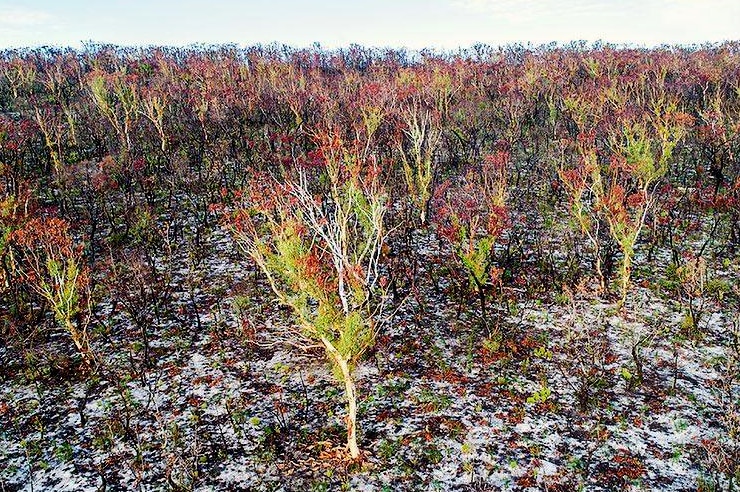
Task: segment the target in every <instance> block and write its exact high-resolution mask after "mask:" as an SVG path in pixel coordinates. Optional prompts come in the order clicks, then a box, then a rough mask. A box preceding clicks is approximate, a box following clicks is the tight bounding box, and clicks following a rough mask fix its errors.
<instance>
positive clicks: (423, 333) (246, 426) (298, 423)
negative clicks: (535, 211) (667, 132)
mask: <svg viewBox="0 0 740 492" xmlns="http://www.w3.org/2000/svg"><path fill="white" fill-rule="evenodd" d="M417 240H418V241H420V242H423V243H424V244H422V247H421V248H419V249H420V250H421V253H420V254H421V255H422V261H420V262H419V271H418V272H417V273H418V275H417V277H418V278H422V279H426V280H424V281H423V282H422V283H420V284H419V285H417V286H415V288H414V289H413V293H412V295H409V296H408V297H407V298H406V299H405V302H404V303H403V304H402V305H401V307H400V309H399V310H398V311H397V312H396V313H395V315H394V316H393V318H392V320H391V322H390V323H389V324H388V326H387V327H386V328H385V329H384V330H383V331H382V333H381V334H380V336H379V338H378V343H377V347H376V349H375V350H374V351H373V352H371V353H370V354H367V357H366V358H365V360H364V362H362V363H361V365H360V366H359V367H358V368H357V377H358V393H359V398H360V408H359V425H360V432H359V443H360V447H361V448H362V450H363V453H364V455H363V459H362V462H361V463H349V462H348V461H347V460H346V459H345V453H344V449H343V443H344V439H345V434H344V432H345V431H344V424H343V415H344V403H343V402H344V400H343V394H342V391H341V388H340V386H339V385H338V384H337V383H336V381H335V380H334V378H333V377H332V375H331V373H330V371H329V368H328V367H327V364H326V363H325V358H324V355H323V353H322V352H321V351H318V350H316V351H307V352H304V351H300V350H297V349H292V348H290V347H286V346H284V345H281V344H278V343H276V344H271V343H270V342H271V341H272V340H274V337H273V334H274V333H276V332H279V331H280V327H281V326H286V324H289V323H290V318H289V313H287V312H286V311H285V310H284V309H282V308H280V307H279V306H276V305H275V304H274V302H272V301H271V300H270V299H271V298H270V296H269V294H268V289H267V288H266V286H265V285H264V284H263V283H262V280H261V277H260V276H257V275H255V273H254V272H253V271H252V270H249V268H247V267H245V265H248V262H247V261H245V260H243V259H241V258H239V257H238V256H237V255H236V254H235V253H234V252H233V251H232V249H231V248H232V246H231V242H230V241H229V239H228V236H227V233H226V232H225V231H220V232H217V233H214V234H213V235H212V236H211V237H210V238H209V239H208V241H209V243H208V248H206V249H207V251H209V252H210V253H209V254H207V255H204V257H203V258H202V259H201V260H199V261H198V262H197V264H195V265H193V262H192V261H190V262H189V260H188V259H187V258H180V259H178V261H179V267H178V268H179V270H176V273H177V275H176V276H175V284H176V285H177V288H175V289H174V291H173V293H172V295H173V299H174V301H175V305H176V306H179V308H176V309H174V310H172V312H171V313H164V314H161V313H160V314H159V315H157V316H154V317H153V318H152V319H153V320H154V321H153V322H152V323H151V324H150V325H148V326H147V327H146V330H147V333H146V335H147V336H146V338H144V337H143V336H142V333H140V330H139V329H137V328H135V327H134V325H133V324H132V323H130V322H129V320H128V318H127V317H126V316H125V314H124V313H122V312H120V311H118V310H117V309H116V306H113V305H111V304H110V303H108V304H106V303H105V302H101V303H100V304H99V305H98V308H97V310H98V312H97V314H98V317H99V318H100V319H102V320H105V324H104V326H102V327H100V328H99V329H98V330H97V333H96V337H95V341H94V344H93V346H94V349H95V352H96V354H97V357H98V359H99V360H101V361H104V362H102V363H100V365H99V368H98V370H97V371H96V372H94V373H89V372H86V371H85V370H84V368H83V367H82V366H80V364H79V362H78V361H76V359H75V357H74V355H73V352H72V350H71V349H70V347H69V346H70V345H71V344H70V343H69V340H68V339H67V338H66V337H65V336H64V335H63V334H59V333H51V334H49V335H48V336H46V338H45V340H44V342H43V343H42V344H40V345H39V346H38V347H35V348H34V349H33V350H32V351H31V350H29V351H28V354H29V355H28V356H27V357H26V360H25V361H19V360H15V359H14V357H16V358H17V353H18V352H17V351H16V350H15V348H14V347H0V361H2V367H1V368H0V382H2V384H1V385H0V491H14V490H49V491H50V490H55V491H56V490H59V491H63V490H64V491H83V490H85V491H86V490H91V491H95V490H97V491H103V490H107V491H110V490H142V491H149V490H163V489H169V490H192V489H194V490H235V491H236V490H245V491H246V490H280V491H288V490H295V491H308V490H358V491H363V490H367V491H371V490H373V491H374V490H378V491H381V490H388V491H396V490H409V491H410V490H440V491H447V490H461V491H463V490H470V491H483V490H522V491H528V490H531V491H535V490H553V491H555V490H561V491H572V490H579V489H581V490H593V491H597V490H614V491H621V490H661V491H675V492H679V491H695V490H697V489H698V488H699V487H700V486H702V487H705V488H704V490H714V489H713V488H711V487H712V484H714V479H715V478H717V477H716V476H715V475H714V474H713V473H714V472H715V471H716V470H717V469H720V468H721V465H722V463H720V462H719V460H720V459H732V456H733V455H732V453H733V452H734V453H737V452H738V451H737V449H738V444H737V443H736V442H733V441H732V439H731V437H730V434H729V432H730V429H731V428H732V425H733V423H732V422H731V421H730V420H731V419H732V418H738V417H737V416H738V415H740V409H739V408H738V402H739V401H740V384H738V381H737V379H735V377H734V376H732V375H730V376H728V374H727V368H728V367H729V366H730V364H729V362H728V361H730V360H732V358H733V357H738V356H740V354H738V353H736V351H737V350H738V349H737V347H734V348H733V343H732V336H731V335H732V333H731V331H732V330H731V327H732V326H733V322H735V323H736V322H737V321H736V320H733V319H732V318H733V313H729V312H727V311H726V310H725V311H723V310H722V308H721V304H719V303H716V302H714V301H712V300H711V299H710V300H707V302H706V304H705V313H704V318H703V319H704V321H703V322H702V327H701V328H702V329H701V330H700V332H699V333H695V334H693V335H692V336H691V337H686V336H681V333H682V330H681V326H682V319H683V318H684V310H683V308H682V307H681V305H680V304H678V303H677V302H676V301H675V300H673V299H671V296H669V295H667V294H666V292H665V288H664V287H665V286H664V282H662V280H661V279H663V277H664V275H663V272H660V271H650V270H649V269H643V270H642V271H640V270H639V269H638V270H637V271H636V272H635V279H634V288H633V289H632V291H631V293H630V296H629V299H628V302H627V305H626V308H625V310H624V311H623V312H620V311H618V310H617V308H616V304H615V303H614V302H611V301H608V300H603V299H599V298H597V297H596V296H593V295H589V294H587V293H583V292H576V293H574V294H573V295H572V296H564V295H547V296H543V299H541V300H537V299H534V300H531V299H527V296H526V295H524V294H519V293H517V292H516V291H512V292H510V294H511V295H509V296H508V298H509V300H508V301H506V302H499V303H497V304H496V305H497V306H498V308H497V309H496V311H495V312H494V313H492V314H491V316H490V319H491V320H492V321H490V323H489V325H488V326H486V327H484V326H482V324H481V323H480V320H479V315H478V312H477V306H475V305H470V306H463V307H462V309H460V306H459V303H458V301H457V300H455V299H454V296H452V295H451V294H450V293H449V292H448V290H449V289H445V285H444V282H442V281H440V282H439V285H437V286H436V288H435V286H434V285H433V282H432V280H431V276H430V275H429V272H425V265H429V266H430V267H431V265H434V261H433V257H434V255H435V254H437V251H436V249H435V248H436V247H435V243H434V241H432V240H431V239H429V237H424V238H422V237H420V238H417ZM424 255H428V259H429V261H428V262H427V263H425V262H424V260H423V259H424ZM188 265H190V266H188ZM250 268H251V267H250ZM734 268H736V267H734ZM737 274H738V272H737V270H735V271H732V270H731V269H730V270H728V271H727V272H716V275H717V276H718V277H723V276H724V277H727V278H729V277H731V276H737ZM638 342H639V343H638ZM636 346H637V348H635V347H636ZM633 352H634V353H636V354H637V355H638V356H639V359H638V360H639V361H640V362H641V363H642V365H643V372H644V374H643V382H642V384H640V385H636V384H635V382H636V380H637V377H638V373H637V367H636V364H635V360H634V357H633ZM734 456H735V458H737V454H735V455H734ZM717 480H718V482H717V484H719V485H723V484H725V482H723V481H722V480H723V479H722V478H721V477H720V478H718V479H717Z"/></svg>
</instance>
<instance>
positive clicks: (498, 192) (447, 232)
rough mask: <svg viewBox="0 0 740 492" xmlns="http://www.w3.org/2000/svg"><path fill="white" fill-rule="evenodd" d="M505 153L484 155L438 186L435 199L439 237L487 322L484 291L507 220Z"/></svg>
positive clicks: (494, 278)
mask: <svg viewBox="0 0 740 492" xmlns="http://www.w3.org/2000/svg"><path fill="white" fill-rule="evenodd" d="M508 161H509V153H508V152H507V151H502V150H499V151H497V152H496V153H494V154H491V155H488V156H487V157H486V158H485V159H484V162H483V165H482V166H481V168H480V169H470V170H469V171H468V172H467V173H466V175H465V176H464V178H463V179H462V180H461V182H460V183H459V184H457V185H455V184H453V183H451V182H449V181H448V182H447V183H445V184H444V185H443V186H441V187H440V189H439V190H438V193H437V194H436V199H435V201H436V202H438V205H439V212H438V213H439V218H438V221H437V224H438V231H439V234H440V237H442V238H444V239H446V240H447V241H448V242H449V243H450V245H451V246H452V250H453V252H454V255H455V258H456V259H457V261H458V262H459V264H460V265H461V266H462V267H463V269H464V270H465V272H466V274H467V277H468V280H469V283H470V286H471V288H472V289H473V290H474V291H475V293H476V295H477V297H478V300H479V303H480V309H481V316H482V318H483V322H484V324H487V308H486V292H487V291H488V290H489V289H490V287H491V286H492V285H495V284H496V283H497V282H498V281H499V280H500V276H501V270H500V269H499V268H496V267H495V246H496V244H497V242H498V240H499V237H500V236H501V234H502V232H503V231H504V229H505V227H506V225H507V222H508V212H507V209H506V164H507V163H508Z"/></svg>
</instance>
